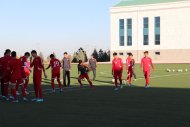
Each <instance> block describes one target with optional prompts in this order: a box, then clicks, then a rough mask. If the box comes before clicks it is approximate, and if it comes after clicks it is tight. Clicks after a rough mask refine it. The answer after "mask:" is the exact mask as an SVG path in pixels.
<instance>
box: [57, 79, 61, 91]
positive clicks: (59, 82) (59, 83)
mask: <svg viewBox="0 0 190 127" xmlns="http://www.w3.org/2000/svg"><path fill="white" fill-rule="evenodd" d="M57 82H58V85H59V88H60V89H61V88H62V84H61V81H60V79H57Z"/></svg>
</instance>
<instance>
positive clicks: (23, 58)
mask: <svg viewBox="0 0 190 127" xmlns="http://www.w3.org/2000/svg"><path fill="white" fill-rule="evenodd" d="M20 61H21V62H22V66H23V67H25V66H26V63H27V58H26V57H25V56H22V57H20Z"/></svg>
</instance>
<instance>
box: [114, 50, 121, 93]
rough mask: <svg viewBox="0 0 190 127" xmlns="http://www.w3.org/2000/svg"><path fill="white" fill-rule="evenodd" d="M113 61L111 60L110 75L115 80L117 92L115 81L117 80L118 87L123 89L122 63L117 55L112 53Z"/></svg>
mask: <svg viewBox="0 0 190 127" xmlns="http://www.w3.org/2000/svg"><path fill="white" fill-rule="evenodd" d="M113 57H114V59H113V60H112V75H113V76H114V79H115V90H118V83H117V79H118V78H119V81H120V86H121V88H123V85H122V73H123V61H122V59H121V58H119V57H118V55H117V53H113Z"/></svg>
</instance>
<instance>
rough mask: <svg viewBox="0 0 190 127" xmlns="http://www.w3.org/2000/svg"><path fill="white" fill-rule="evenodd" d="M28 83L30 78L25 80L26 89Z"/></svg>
mask: <svg viewBox="0 0 190 127" xmlns="http://www.w3.org/2000/svg"><path fill="white" fill-rule="evenodd" d="M28 83H29V80H28V79H26V80H25V83H24V88H25V90H26V89H27V87H28Z"/></svg>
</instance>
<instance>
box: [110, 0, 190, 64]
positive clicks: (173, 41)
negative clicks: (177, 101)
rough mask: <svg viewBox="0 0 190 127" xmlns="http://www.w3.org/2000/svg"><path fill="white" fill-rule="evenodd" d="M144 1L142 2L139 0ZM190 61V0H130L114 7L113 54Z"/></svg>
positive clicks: (123, 56) (170, 60)
mask: <svg viewBox="0 0 190 127" xmlns="http://www.w3.org/2000/svg"><path fill="white" fill-rule="evenodd" d="M139 1H143V2H139ZM144 51H149V53H150V56H151V57H152V59H153V61H154V63H190V0H130V1H122V2H121V3H119V4H118V5H116V6H114V7H112V8H111V54H112V53H113V52H117V53H118V54H119V56H120V57H121V58H123V59H124V60H125V59H126V57H127V53H128V52H132V53H133V55H134V58H135V59H136V61H137V62H140V60H141V58H142V57H143V52H144Z"/></svg>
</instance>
